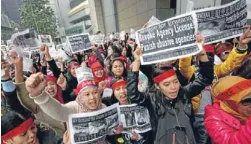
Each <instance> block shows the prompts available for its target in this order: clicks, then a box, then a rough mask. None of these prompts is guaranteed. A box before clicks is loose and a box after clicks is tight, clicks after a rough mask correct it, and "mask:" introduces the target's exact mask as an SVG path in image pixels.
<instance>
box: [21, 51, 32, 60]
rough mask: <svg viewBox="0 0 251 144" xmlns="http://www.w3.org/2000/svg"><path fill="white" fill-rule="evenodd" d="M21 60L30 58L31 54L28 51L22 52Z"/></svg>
mask: <svg viewBox="0 0 251 144" xmlns="http://www.w3.org/2000/svg"><path fill="white" fill-rule="evenodd" d="M23 58H28V59H29V58H31V52H30V51H24V52H23Z"/></svg>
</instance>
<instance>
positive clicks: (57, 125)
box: [10, 53, 65, 136]
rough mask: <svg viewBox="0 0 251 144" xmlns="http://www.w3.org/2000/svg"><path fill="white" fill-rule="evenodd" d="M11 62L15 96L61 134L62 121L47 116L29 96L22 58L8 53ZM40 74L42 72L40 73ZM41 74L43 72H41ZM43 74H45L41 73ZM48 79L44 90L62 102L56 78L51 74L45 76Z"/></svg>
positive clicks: (62, 128)
mask: <svg viewBox="0 0 251 144" xmlns="http://www.w3.org/2000/svg"><path fill="white" fill-rule="evenodd" d="M10 58H11V61H12V63H13V64H14V65H15V71H16V73H15V86H16V88H17V96H16V97H18V99H19V100H20V102H21V103H22V105H23V106H24V107H26V108H27V109H28V110H29V111H31V112H32V113H33V114H34V116H35V117H36V119H37V120H38V121H39V122H43V123H46V124H48V125H49V126H50V127H52V128H53V129H54V130H56V132H57V133H58V135H61V136H62V135H63V132H64V131H65V127H64V124H63V123H62V122H59V121H56V120H54V119H52V118H51V117H50V116H48V115H47V114H46V113H44V112H43V110H42V109H41V108H40V107H39V105H37V104H36V103H34V101H33V100H32V99H31V98H30V97H29V92H28V91H27V89H26V88H25V77H24V75H23V58H22V57H19V56H16V55H14V53H12V54H10ZM41 74H42V73H41ZM42 75H43V74H42ZM43 76H45V75H43ZM45 78H46V79H48V81H47V82H46V91H47V92H48V93H49V95H50V96H51V97H52V98H55V99H56V100H57V101H59V102H60V103H64V100H63V98H62V97H63V96H62V95H64V94H62V91H61V89H60V88H59V87H58V86H57V84H56V78H55V77H53V76H48V77H46V76H45Z"/></svg>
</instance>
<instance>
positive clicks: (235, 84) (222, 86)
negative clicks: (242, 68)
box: [205, 76, 251, 144]
mask: <svg viewBox="0 0 251 144" xmlns="http://www.w3.org/2000/svg"><path fill="white" fill-rule="evenodd" d="M212 93H213V95H214V96H215V97H214V98H215V103H214V104H213V105H208V106H206V109H205V127H206V129H207V130H208V133H209V135H210V137H211V138H212V141H213V142H214V143H216V144H222V143H224V144H237V143H241V144H250V143H251V81H250V80H247V79H244V78H242V77H238V76H227V77H225V78H222V79H220V80H219V81H218V82H216V83H215V84H214V85H213V86H212Z"/></svg>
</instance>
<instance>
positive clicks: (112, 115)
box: [68, 103, 120, 144]
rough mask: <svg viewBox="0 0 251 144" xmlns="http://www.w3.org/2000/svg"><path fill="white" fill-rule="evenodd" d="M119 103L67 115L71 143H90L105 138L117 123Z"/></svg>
mask: <svg viewBox="0 0 251 144" xmlns="http://www.w3.org/2000/svg"><path fill="white" fill-rule="evenodd" d="M118 106H119V104H118V103H117V104H114V105H111V106H109V107H106V108H102V109H101V110H97V111H94V112H85V113H77V114H70V115H69V118H68V119H69V121H68V124H69V129H70V138H71V143H72V144H73V143H74V144H80V143H81V144H87V143H88V144H91V143H97V142H98V141H100V140H102V139H104V138H105V136H106V135H107V134H109V133H113V131H114V129H115V128H116V127H117V126H118V125H119V115H120V112H119V109H118Z"/></svg>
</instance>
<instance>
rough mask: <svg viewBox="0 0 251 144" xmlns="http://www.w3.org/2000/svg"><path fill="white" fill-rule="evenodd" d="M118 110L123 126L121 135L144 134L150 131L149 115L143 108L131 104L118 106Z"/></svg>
mask: <svg viewBox="0 0 251 144" xmlns="http://www.w3.org/2000/svg"><path fill="white" fill-rule="evenodd" d="M119 109H120V115H119V116H120V122H121V123H122V124H123V132H122V133H128V132H131V131H135V132H137V133H145V132H148V131H150V130H151V129H152V127H151V122H150V115H149V112H148V110H147V109H146V108H145V107H143V106H138V105H136V104H131V105H120V106H119Z"/></svg>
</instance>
